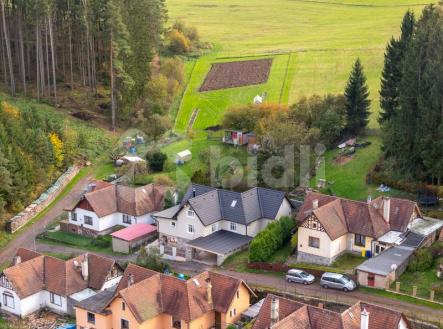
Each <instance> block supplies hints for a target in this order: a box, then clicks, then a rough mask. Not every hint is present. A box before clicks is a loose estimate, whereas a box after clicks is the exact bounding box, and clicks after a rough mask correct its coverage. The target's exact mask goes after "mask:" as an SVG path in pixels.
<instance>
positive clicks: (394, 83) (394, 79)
mask: <svg viewBox="0 0 443 329" xmlns="http://www.w3.org/2000/svg"><path fill="white" fill-rule="evenodd" d="M414 26H415V17H414V13H413V12H411V11H410V10H408V11H407V12H406V14H405V15H404V17H403V21H402V25H401V36H400V38H399V39H398V40H397V39H395V38H392V39H391V41H390V42H389V43H388V46H387V47H386V52H385V63H384V67H383V71H382V78H381V89H380V107H381V111H380V116H379V118H378V122H379V123H380V124H382V125H383V124H384V123H386V122H387V121H388V120H389V119H390V118H391V117H392V116H394V115H395V113H396V111H397V109H398V94H399V87H400V81H401V77H402V70H403V63H404V57H405V52H406V50H407V48H408V45H409V44H410V40H411V38H412V35H413V32H414ZM388 129H389V128H388Z"/></svg>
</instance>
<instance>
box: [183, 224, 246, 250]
mask: <svg viewBox="0 0 443 329" xmlns="http://www.w3.org/2000/svg"><path fill="white" fill-rule="evenodd" d="M251 240H252V238H251V237H249V236H245V235H240V234H237V233H233V232H229V231H225V230H220V231H217V232H215V233H212V234H210V235H208V236H205V237H200V238H197V239H194V240H192V241H188V242H187V245H188V246H191V247H194V248H197V249H202V250H205V251H209V252H212V253H215V254H218V255H227V254H229V253H231V252H233V251H235V250H238V249H240V248H242V247H244V246H246V245H248V244H249V242H251Z"/></svg>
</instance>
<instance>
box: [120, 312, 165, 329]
mask: <svg viewBox="0 0 443 329" xmlns="http://www.w3.org/2000/svg"><path fill="white" fill-rule="evenodd" d="M117 328H120V327H117ZM129 328H133V327H131V326H129ZM134 328H135V327H134ZM138 328H139V329H171V328H172V316H170V315H168V314H165V313H163V314H160V315H157V316H156V317H155V318H153V319H150V320H147V321H145V322H143V323H142V324H140V327H138Z"/></svg>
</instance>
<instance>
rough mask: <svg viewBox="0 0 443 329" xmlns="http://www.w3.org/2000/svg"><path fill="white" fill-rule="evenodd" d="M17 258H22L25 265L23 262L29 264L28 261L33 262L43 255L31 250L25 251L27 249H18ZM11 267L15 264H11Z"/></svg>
mask: <svg viewBox="0 0 443 329" xmlns="http://www.w3.org/2000/svg"><path fill="white" fill-rule="evenodd" d="M15 256H16V257H17V256H18V257H20V258H21V262H22V263H23V262H27V261H28V260H31V259H33V258H36V257H39V256H41V254H39V253H38V252H36V251H33V250H29V249H25V248H18V249H17V252H16V254H15ZM11 265H13V264H11Z"/></svg>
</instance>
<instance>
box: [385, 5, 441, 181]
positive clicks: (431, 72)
mask: <svg viewBox="0 0 443 329" xmlns="http://www.w3.org/2000/svg"><path fill="white" fill-rule="evenodd" d="M380 96H381V97H380V100H381V108H382V112H381V114H380V117H379V122H380V124H381V127H382V132H383V148H384V151H385V154H386V159H385V166H386V167H387V170H388V171H390V172H392V174H393V175H397V176H400V177H403V178H406V179H410V180H419V181H427V182H428V183H431V184H437V185H441V184H442V179H443V119H442V117H443V15H442V12H441V6H434V5H429V6H427V7H426V8H425V9H424V10H423V13H422V15H421V17H420V19H419V20H416V18H415V16H414V14H413V13H412V12H410V11H408V12H407V13H406V15H405V16H404V19H403V22H402V25H401V35H400V37H399V38H398V39H395V38H393V39H392V40H391V41H390V42H389V44H388V46H387V49H386V53H385V65H384V69H383V72H382V83H381V92H380Z"/></svg>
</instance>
